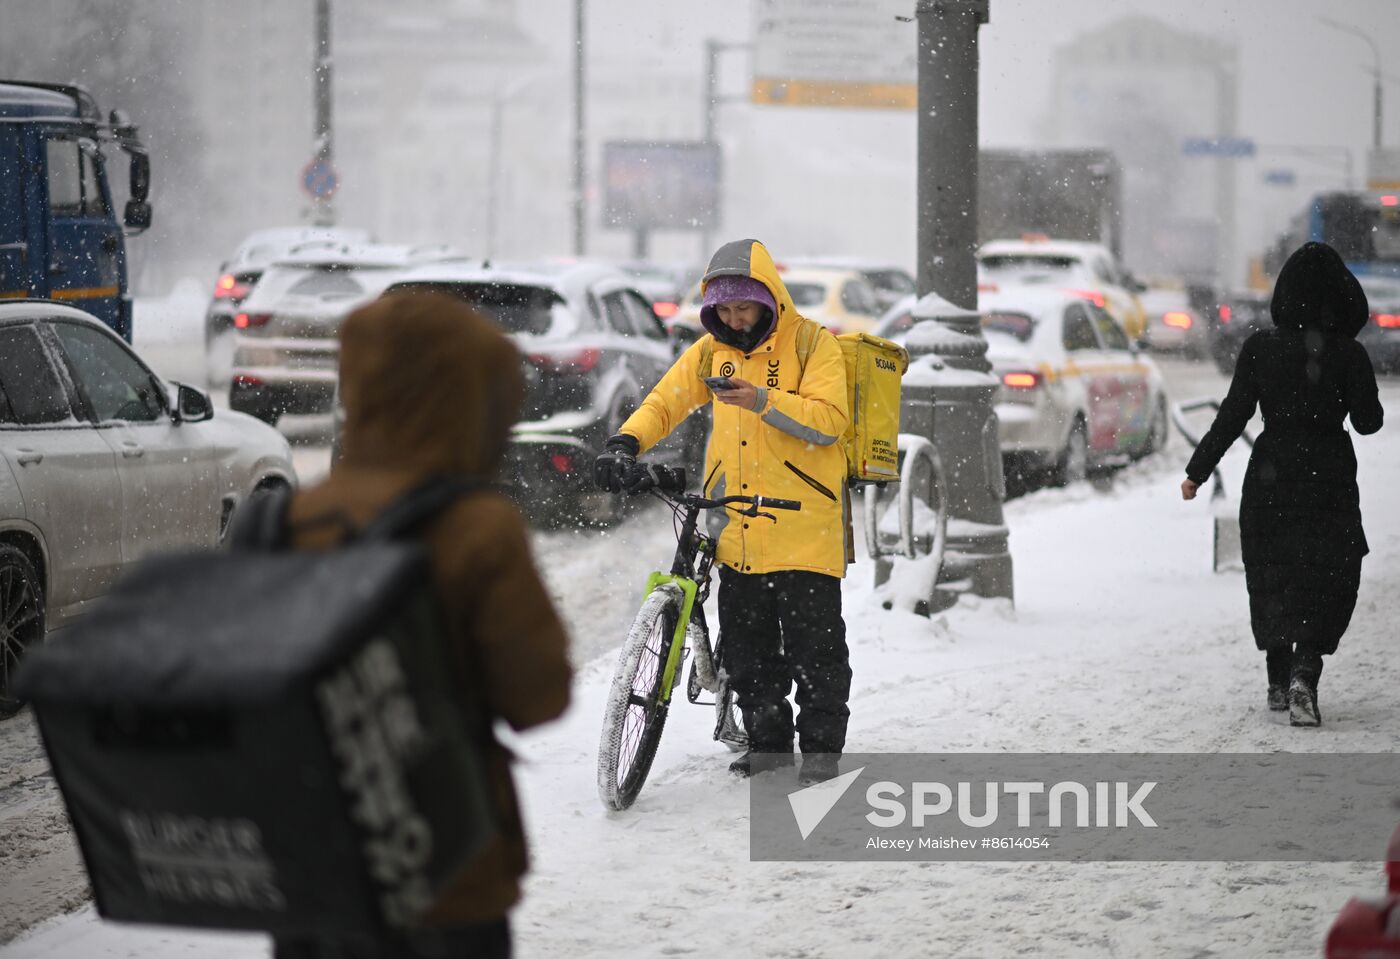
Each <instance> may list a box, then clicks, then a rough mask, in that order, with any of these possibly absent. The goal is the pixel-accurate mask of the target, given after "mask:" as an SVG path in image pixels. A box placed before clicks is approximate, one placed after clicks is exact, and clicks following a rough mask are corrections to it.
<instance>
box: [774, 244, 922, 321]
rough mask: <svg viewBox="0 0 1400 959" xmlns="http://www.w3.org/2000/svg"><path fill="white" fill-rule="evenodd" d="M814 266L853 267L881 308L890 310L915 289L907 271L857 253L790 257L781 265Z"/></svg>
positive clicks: (912, 279) (828, 267) (910, 275)
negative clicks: (855, 254) (851, 254)
mask: <svg viewBox="0 0 1400 959" xmlns="http://www.w3.org/2000/svg"><path fill="white" fill-rule="evenodd" d="M784 266H786V267H806V266H815V267H821V268H826V269H837V270H854V271H855V272H856V273H859V274H860V278H861V279H862V280H864V281H865V282H866V283H867V284H868V285H869V286H870V290H871V292H872V293H874V294H875V302H876V304H877V305H878V306H879V308H880V310H882V311H883V310H888V309H889V308H890V307H892V306H894V305H895V303H897V302H899V301H900V300H901V299H903V298H904V297H906V296H908V295H909V294H911V293H913V292H915V284H914V277H913V274H911V273H910V272H909V271H908V270H906V269H904V268H903V267H901V266H896V265H894V264H893V263H888V262H885V261H882V260H870V259H865V258H863V257H858V256H790V257H786V258H784V260H783V262H782V264H780V266H779V268H780V269H781V268H782V267H784Z"/></svg>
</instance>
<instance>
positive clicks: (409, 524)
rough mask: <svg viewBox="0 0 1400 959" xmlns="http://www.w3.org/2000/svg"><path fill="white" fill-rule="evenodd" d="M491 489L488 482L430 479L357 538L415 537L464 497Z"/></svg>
mask: <svg viewBox="0 0 1400 959" xmlns="http://www.w3.org/2000/svg"><path fill="white" fill-rule="evenodd" d="M491 486H492V484H491V483H488V482H486V481H485V480H463V479H453V478H452V477H449V476H433V477H430V478H428V479H426V480H424V481H423V482H422V483H419V484H418V485H417V486H414V487H412V488H411V489H409V490H408V492H406V493H404V494H403V495H402V496H400V497H399V498H398V499H396V500H394V501H393V502H392V503H390V504H389V505H388V506H387V507H385V508H384V510H383V512H381V513H380V514H379V515H378V516H376V517H375V518H374V519H372V520H370V522H369V525H367V526H366V527H365V528H364V530H362V531H361V533H360V535H359V537H358V538H360V539H367V540H376V539H377V540H386V539H402V538H404V537H408V536H413V535H414V534H416V533H418V532H419V531H420V530H422V528H423V526H424V525H425V524H427V523H428V522H429V521H431V520H432V519H433V517H435V516H437V514H439V513H441V512H442V511H443V510H444V509H446V508H447V507H449V506H451V505H452V504H453V503H455V502H456V501H457V500H459V499H461V498H462V497H463V496H467V495H469V494H471V493H476V492H480V491H481V490H485V489H490V488H491Z"/></svg>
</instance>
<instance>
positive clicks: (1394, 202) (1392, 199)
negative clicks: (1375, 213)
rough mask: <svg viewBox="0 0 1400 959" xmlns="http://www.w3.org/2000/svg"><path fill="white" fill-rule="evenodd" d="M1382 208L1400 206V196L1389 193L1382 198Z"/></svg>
mask: <svg viewBox="0 0 1400 959" xmlns="http://www.w3.org/2000/svg"><path fill="white" fill-rule="evenodd" d="M1381 206H1400V196H1396V195H1395V194H1394V193H1387V194H1386V195H1385V196H1383V197H1381Z"/></svg>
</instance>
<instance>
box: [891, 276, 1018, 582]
mask: <svg viewBox="0 0 1400 959" xmlns="http://www.w3.org/2000/svg"><path fill="white" fill-rule="evenodd" d="M912 316H913V318H914V321H915V323H914V326H913V327H912V328H911V329H910V331H909V334H908V338H907V339H906V340H905V344H904V345H905V347H906V348H907V349H908V350H909V357H910V365H909V371H908V372H907V373H906V374H905V375H904V382H903V389H902V398H901V402H900V421H899V429H900V432H902V433H913V434H915V435H918V436H925V437H928V438H929V440H930V441H931V442H932V443H933V444H934V446H935V447H936V448H937V450H938V455H939V457H940V458H941V459H942V462H943V472H944V478H945V481H946V483H947V491H948V531H947V541H946V547H945V550H944V554H943V566H942V569H941V571H940V572H939V576H938V583H937V585H936V586H935V588H934V595H933V596H931V597H930V598H929V608H930V609H934V610H936V609H944V608H947V607H948V606H950V605H952V603H953V602H956V600H957V594H958V593H960V592H969V593H973V594H975V595H977V596H989V597H990V596H1004V597H1006V598H1008V599H1013V600H1014V598H1015V597H1014V591H1013V586H1012V565H1011V552H1010V548H1009V545H1008V540H1009V531H1008V530H1007V528H1006V524H1005V519H1004V514H1003V511H1002V502H1003V501H1004V500H1005V498H1006V483H1005V480H1004V478H1003V476H1002V471H1001V444H1000V442H999V439H998V435H997V417H996V410H995V407H994V405H993V401H994V399H995V396H996V391H997V388H998V385H999V384H998V382H997V379H996V377H994V376H992V375H991V372H990V371H991V364H990V363H989V362H988V361H987V356H986V354H987V341H986V339H985V338H984V337H983V336H982V325H981V317H980V316H979V315H978V314H977V313H976V312H974V311H971V310H964V309H962V308H961V307H958V306H954V305H953V304H952V303H949V302H948V301H947V300H944V299H943V298H941V297H939V296H938V295H937V294H935V293H930V294H928V295H927V296H924V297H923V298H921V299H920V300H919V302H918V303H916V304H915V306H914V309H913V311H912ZM892 562H893V560H892V559H890V558H885V557H881V558H877V559H876V561H875V563H876V566H875V583H876V585H877V586H878V585H880V584H882V583H884V582H885V581H886V580H888V579H889V577H890V571H891V569H892V565H891V564H892Z"/></svg>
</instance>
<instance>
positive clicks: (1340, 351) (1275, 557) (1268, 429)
mask: <svg viewBox="0 0 1400 959" xmlns="http://www.w3.org/2000/svg"><path fill="white" fill-rule="evenodd" d="M1269 310H1270V313H1272V315H1273V320H1274V326H1275V327H1277V329H1273V330H1262V331H1260V332H1258V333H1255V334H1254V335H1253V336H1251V337H1250V338H1249V339H1248V340H1246V341H1245V343H1244V346H1243V348H1242V349H1241V351H1240V357H1239V361H1238V363H1237V364H1236V366H1235V377H1234V379H1233V380H1232V381H1231V382H1230V392H1229V394H1228V395H1227V396H1226V397H1225V401H1224V402H1223V403H1222V404H1221V405H1220V412H1219V414H1218V415H1217V416H1216V417H1215V422H1214V423H1213V424H1212V425H1211V428H1210V431H1209V432H1208V433H1206V435H1205V437H1204V438H1203V439H1202V440H1201V443H1200V445H1199V446H1197V447H1196V452H1195V454H1194V455H1193V456H1192V457H1191V461H1190V462H1189V463H1188V464H1187V465H1186V477H1187V478H1186V480H1185V481H1183V482H1182V484H1181V495H1182V497H1183V498H1184V499H1188V500H1189V499H1193V498H1195V496H1196V490H1197V488H1198V487H1199V486H1200V484H1202V483H1204V482H1205V481H1206V478H1207V477H1209V476H1210V475H1211V473H1212V472H1213V471H1214V470H1215V465H1216V464H1217V463H1218V462H1220V457H1222V456H1224V455H1225V451H1226V450H1227V449H1229V448H1230V444H1231V443H1233V442H1234V441H1235V440H1236V439H1237V438H1238V437H1239V435H1240V433H1241V432H1243V431H1244V428H1245V424H1246V423H1248V422H1249V420H1250V418H1251V417H1252V416H1253V415H1254V408H1255V405H1256V404H1258V406H1259V407H1260V408H1261V409H1262V410H1263V414H1264V432H1263V433H1262V434H1261V435H1260V437H1259V439H1258V440H1257V441H1256V442H1255V444H1254V451H1253V453H1252V454H1251V455H1250V458H1249V469H1248V470H1247V471H1246V473H1245V478H1244V491H1243V495H1242V497H1241V500H1240V539H1241V544H1242V546H1243V551H1244V568H1245V583H1246V585H1247V586H1248V588H1249V618H1250V624H1251V625H1252V626H1253V628H1254V642H1255V644H1256V645H1257V646H1258V647H1259V648H1260V649H1262V650H1264V652H1265V653H1266V654H1267V661H1268V673H1269V708H1270V709H1275V710H1284V709H1287V710H1289V712H1290V721H1291V722H1292V724H1293V725H1295V726H1316V725H1318V724H1319V723H1320V722H1321V714H1320V713H1319V712H1318V708H1317V680H1318V677H1319V676H1320V675H1321V673H1322V657H1323V656H1326V655H1330V654H1331V653H1333V652H1335V651H1336V649H1337V643H1338V641H1339V640H1340V639H1341V638H1342V633H1344V632H1346V628H1347V624H1348V623H1349V622H1350V621H1351V614H1352V610H1353V609H1354V608H1355V606H1356V588H1357V585H1358V584H1359V583H1360V580H1361V558H1362V557H1363V556H1365V555H1366V553H1367V552H1368V547H1367V545H1366V535H1365V533H1363V532H1362V529H1361V507H1360V498H1359V496H1358V494H1357V489H1356V454H1355V452H1354V451H1353V449H1352V445H1351V436H1350V435H1349V434H1348V433H1347V431H1346V430H1345V429H1344V428H1343V426H1342V423H1343V421H1344V420H1345V419H1346V418H1347V417H1348V416H1350V417H1351V425H1352V428H1353V429H1355V430H1356V431H1357V432H1358V433H1363V434H1364V433H1374V432H1376V430H1378V429H1380V428H1381V421H1382V418H1383V414H1382V410H1381V404H1380V400H1379V398H1378V397H1377V395H1376V377H1375V374H1374V373H1373V372H1372V370H1371V361H1370V358H1369V357H1367V355H1366V350H1365V348H1364V347H1362V346H1361V344H1359V343H1357V342H1356V339H1355V337H1356V334H1357V333H1358V332H1360V330H1361V328H1362V327H1364V326H1365V325H1366V322H1367V320H1368V319H1369V311H1368V308H1367V303H1366V294H1365V293H1364V292H1363V291H1362V289H1361V284H1359V283H1357V282H1356V277H1354V276H1352V274H1351V271H1350V270H1348V269H1347V268H1346V265H1345V264H1344V263H1343V262H1342V258H1341V257H1340V256H1338V255H1337V251H1336V250H1334V249H1332V248H1331V247H1330V246H1327V245H1326V244H1325V243H1308V244H1306V245H1304V246H1303V247H1301V248H1300V249H1298V250H1297V251H1295V252H1294V253H1293V255H1292V256H1290V257H1289V258H1288V262H1287V263H1286V264H1284V267H1283V270H1282V271H1280V273H1279V277H1278V282H1277V283H1276V284H1275V285H1274V295H1273V300H1272V302H1271V303H1270V305H1269Z"/></svg>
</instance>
